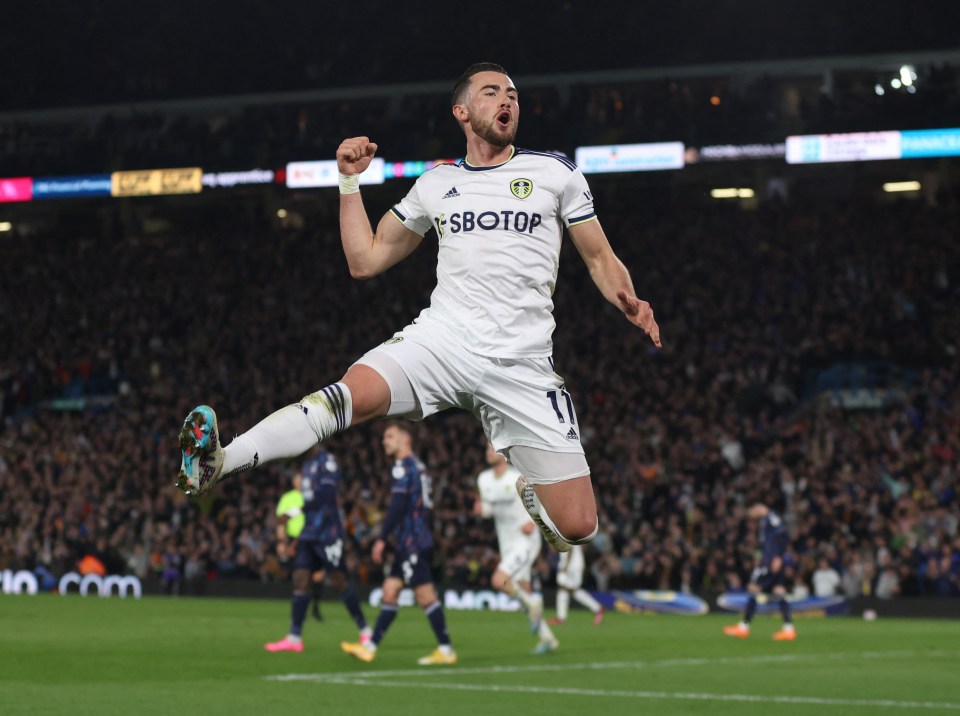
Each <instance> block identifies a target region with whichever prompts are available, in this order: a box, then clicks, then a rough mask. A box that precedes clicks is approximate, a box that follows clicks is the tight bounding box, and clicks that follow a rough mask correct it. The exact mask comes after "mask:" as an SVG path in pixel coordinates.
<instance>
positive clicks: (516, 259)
mask: <svg viewBox="0 0 960 716" xmlns="http://www.w3.org/2000/svg"><path fill="white" fill-rule="evenodd" d="M392 213H393V215H394V216H395V217H396V218H397V219H399V220H400V221H401V222H403V225H404V226H406V227H407V228H408V229H410V230H412V231H415V232H416V233H418V234H420V235H421V236H423V235H424V234H426V233H427V231H428V230H429V229H430V228H431V227H433V228H434V229H436V232H437V237H438V240H439V244H440V246H439V251H438V259H437V287H436V288H435V289H434V291H433V295H432V296H431V297H430V306H429V307H428V308H426V309H424V311H423V312H422V313H421V314H420V317H419V318H418V319H417V320H416V322H417V323H431V322H438V323H439V324H441V326H442V327H443V328H444V329H446V331H445V332H449V333H450V334H452V335H453V336H454V337H456V338H457V339H458V340H459V341H460V342H461V343H462V344H463V345H464V346H466V347H467V348H468V349H469V350H471V351H472V352H474V353H477V354H479V355H482V356H488V357H492V358H544V357H547V356H550V355H551V354H552V352H553V330H554V328H555V323H554V320H553V292H554V289H555V288H556V282H557V270H558V267H559V263H560V245H561V240H562V238H563V228H564V227H565V226H573V225H576V224H579V223H583V222H586V221H590V220H592V219H594V218H595V214H594V209H593V196H592V195H591V194H590V189H589V187H588V186H587V180H586V179H585V178H584V176H583V174H582V173H581V172H580V170H579V169H577V167H576V166H575V165H574V164H573V162H571V161H570V160H569V159H567V158H566V157H563V156H561V155H557V154H547V153H544V152H533V151H530V150H527V149H514V150H513V153H512V154H511V156H510V158H509V159H508V160H507V161H505V162H504V163H503V164H497V165H495V166H490V167H476V166H472V165H470V164H468V163H467V162H466V161H462V162H460V163H458V164H445V165H440V166H438V167H435V168H434V169H431V170H430V171H428V172H426V173H425V174H423V175H421V176H420V178H419V179H417V182H416V184H414V186H413V188H412V189H411V190H410V193H409V194H407V196H406V197H405V198H404V199H403V200H402V201H401V202H400V203H399V204H397V205H396V206H395V207H394V208H393V209H392Z"/></svg>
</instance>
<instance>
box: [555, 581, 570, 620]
mask: <svg viewBox="0 0 960 716" xmlns="http://www.w3.org/2000/svg"><path fill="white" fill-rule="evenodd" d="M569 610H570V592H568V591H567V590H566V589H560V590H558V591H557V619H559V620H560V621H564V622H565V621H567V612H568V611H569Z"/></svg>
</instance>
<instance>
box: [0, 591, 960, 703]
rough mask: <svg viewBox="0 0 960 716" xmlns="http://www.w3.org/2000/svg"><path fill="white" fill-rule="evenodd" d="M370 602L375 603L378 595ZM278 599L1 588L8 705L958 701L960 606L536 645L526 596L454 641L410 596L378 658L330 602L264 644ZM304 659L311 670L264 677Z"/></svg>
mask: <svg viewBox="0 0 960 716" xmlns="http://www.w3.org/2000/svg"><path fill="white" fill-rule="evenodd" d="M366 611H367V615H368V617H369V618H371V620H372V618H375V616H376V612H375V611H374V610H372V609H369V608H368V609H367V610H366ZM288 614H289V605H288V603H286V602H282V601H245V600H214V599H167V598H156V597H154V598H144V599H142V600H139V601H136V600H132V599H126V600H120V599H116V598H113V599H97V598H87V599H82V598H79V597H75V596H71V597H58V596H54V595H40V596H35V597H27V596H16V597H14V596H9V597H0V714H4V715H5V716H8V715H13V714H164V716H170V715H171V714H172V715H174V716H185V715H187V714H204V715H211V716H213V715H216V714H230V715H231V716H239V715H241V714H256V715H257V716H264V715H266V714H279V713H284V714H292V715H297V716H299V715H300V714H307V713H310V714H313V713H317V714H331V715H333V714H336V715H338V716H339V715H340V714H343V715H344V716H359V715H361V714H391V715H398V716H399V715H402V714H417V715H418V716H421V715H424V714H443V715H444V716H458V715H460V714H468V715H469V716H480V714H485V713H494V714H508V713H518V714H541V713H544V714H550V715H551V716H559V715H561V714H604V715H610V716H614V715H619V714H637V713H655V714H658V715H660V714H664V715H669V714H688V713H696V714H707V713H709V714H746V715H751V714H757V715H758V716H759V715H760V714H770V713H776V714H777V715H778V716H790V715H792V714H816V715H817V716H826V715H827V714H829V715H832V714H872V715H873V714H891V715H897V714H912V713H916V714H937V713H953V714H957V713H960V671H958V669H957V664H958V657H960V623H957V622H952V621H923V620H899V619H883V618H882V617H881V618H880V619H879V620H877V621H876V622H865V621H862V620H860V619H855V618H846V619H845V618H835V619H805V620H800V621H798V632H799V635H800V636H799V639H798V640H797V641H795V642H793V643H779V642H773V641H771V640H770V634H772V633H773V631H775V629H776V628H777V625H778V623H779V622H778V620H776V619H774V618H766V617H765V618H758V620H757V621H756V623H755V625H754V629H753V635H752V636H751V637H750V639H747V640H743V641H741V640H734V639H730V638H729V637H725V636H723V635H722V634H721V632H720V627H721V626H722V625H723V624H725V623H730V622H732V621H734V620H735V619H734V618H731V617H726V618H724V617H720V616H707V617H671V616H636V615H625V614H611V615H608V617H607V620H606V621H605V623H604V624H603V625H602V626H600V627H594V626H593V625H592V624H591V622H590V619H589V616H588V615H587V614H586V613H584V612H582V611H574V613H573V616H572V619H571V621H570V623H568V624H566V625H563V626H559V627H556V632H557V635H558V636H559V638H560V641H561V646H560V650H559V651H558V652H556V653H554V654H550V655H547V656H544V657H535V656H532V655H530V654H529V650H530V649H531V648H532V647H533V645H534V641H535V640H534V637H532V636H531V635H530V633H529V632H528V631H527V629H526V621H525V620H524V618H523V617H522V616H520V615H518V614H503V613H496V612H448V613H447V616H448V622H449V626H450V633H451V636H452V637H453V641H454V645H455V647H456V648H457V651H458V653H459V655H460V664H459V665H458V666H456V667H452V668H444V669H438V670H437V669H435V670H431V669H429V668H423V667H417V666H416V663H415V662H416V659H417V658H418V657H420V656H423V655H424V654H426V653H428V652H429V651H431V650H432V649H433V646H434V644H433V639H432V634H431V632H430V628H429V625H428V624H427V621H426V619H425V618H424V616H423V615H422V613H421V612H420V611H419V610H418V609H416V608H405V609H401V611H400V615H399V617H398V618H397V620H396V622H394V626H393V628H392V630H391V631H390V633H389V635H388V636H387V638H386V640H385V641H384V643H383V645H382V646H381V649H380V653H379V654H378V657H377V660H376V662H374V663H373V664H370V665H367V664H361V663H359V662H356V661H354V660H353V659H351V657H349V656H347V655H345V654H343V653H341V651H340V649H339V643H340V641H342V640H353V639H354V638H355V637H356V631H355V629H354V628H353V625H352V624H351V623H350V622H349V621H348V619H347V617H346V612H345V610H344V609H342V607H340V605H339V604H337V603H327V604H325V605H324V615H325V617H326V621H325V622H324V623H322V624H318V623H316V622H314V621H312V620H311V621H309V622H308V623H307V625H306V627H305V630H304V636H305V644H306V647H307V648H306V650H305V651H304V653H302V654H268V653H266V652H265V651H264V650H263V643H264V642H265V641H270V640H274V639H277V638H279V637H281V636H282V635H283V634H284V633H285V631H286V628H287V625H288V624H287V620H288ZM288 674H295V675H309V676H310V678H309V679H306V680H292V681H277V680H268V679H267V678H266V677H269V676H277V675H288Z"/></svg>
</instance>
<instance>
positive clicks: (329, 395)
mask: <svg viewBox="0 0 960 716" xmlns="http://www.w3.org/2000/svg"><path fill="white" fill-rule="evenodd" d="M352 420H353V400H352V397H351V395H350V389H349V388H348V387H347V386H346V385H344V384H343V383H334V384H333V385H329V386H327V387H326V388H323V389H322V390H319V391H317V392H316V393H311V394H310V395H308V396H306V397H304V399H303V400H301V401H300V402H299V403H297V404H295V405H288V406H286V407H285V408H280V410H278V411H277V412H275V413H273V414H272V415H270V416H268V417H266V418H264V419H263V420H261V421H260V422H259V423H257V424H256V425H254V426H253V427H252V428H250V430H248V431H247V432H245V433H243V434H242V435H240V436H238V437H237V438H235V439H234V441H233V442H231V443H230V444H229V445H227V447H225V448H224V450H223V476H224V477H227V476H229V475H235V474H237V473H240V472H244V471H245V470H250V469H252V468H255V467H256V466H257V465H259V464H260V463H264V462H270V461H271V460H282V459H284V458H291V457H297V456H298V455H302V454H303V453H305V452H306V451H307V450H309V449H310V448H312V447H313V446H314V445H316V444H317V443H318V442H320V441H323V440H325V439H327V438H328V437H330V436H331V435H336V434H337V433H339V432H340V431H342V430H344V429H345V428H347V427H349V426H350V422H351V421H352Z"/></svg>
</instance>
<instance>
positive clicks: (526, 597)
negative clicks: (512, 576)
mask: <svg viewBox="0 0 960 716" xmlns="http://www.w3.org/2000/svg"><path fill="white" fill-rule="evenodd" d="M510 586H511V590H510V591H509V592H507V594H509V595H510V596H511V597H513V598H514V599H516V600H517V601H519V602H520V603H521V604H522V605H523V608H524V609H525V610H527V611H529V610H530V604H531V603H532V600H533V596H532V595H530V594H527V593H526V592H525V591H523V590H522V589H521V588H520V587H518V586H517V585H516V584H514V583H513V582H512V581H511V582H510Z"/></svg>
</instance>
